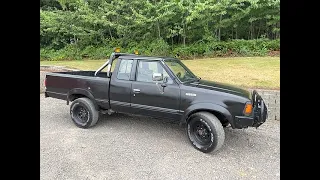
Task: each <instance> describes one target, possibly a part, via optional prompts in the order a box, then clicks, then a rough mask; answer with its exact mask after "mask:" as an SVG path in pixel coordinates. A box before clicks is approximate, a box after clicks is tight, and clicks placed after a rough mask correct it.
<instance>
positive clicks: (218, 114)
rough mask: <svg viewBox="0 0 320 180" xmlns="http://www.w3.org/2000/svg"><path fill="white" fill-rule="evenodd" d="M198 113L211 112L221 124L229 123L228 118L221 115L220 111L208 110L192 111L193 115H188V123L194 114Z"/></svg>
mask: <svg viewBox="0 0 320 180" xmlns="http://www.w3.org/2000/svg"><path fill="white" fill-rule="evenodd" d="M197 112H209V113H211V114H213V115H215V116H216V117H217V118H218V119H219V121H220V122H221V124H223V123H225V122H229V121H228V120H227V118H226V117H225V116H224V115H223V114H222V113H220V112H218V111H214V110H208V109H198V110H195V111H192V113H190V114H189V115H188V117H187V121H189V117H190V116H191V115H192V114H194V113H197Z"/></svg>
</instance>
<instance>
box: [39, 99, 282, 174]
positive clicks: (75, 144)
mask: <svg viewBox="0 0 320 180" xmlns="http://www.w3.org/2000/svg"><path fill="white" fill-rule="evenodd" d="M100 117H101V116H100ZM225 131H226V140H225V144H224V145H223V147H222V148H221V149H220V150H219V151H218V152H216V153H210V154H204V153H202V152H200V151H197V150H196V149H194V148H193V147H192V146H191V144H190V143H189V140H188V137H187V135H186V133H185V127H180V126H179V125H178V124H176V123H173V122H169V121H163V120H159V119H154V118H146V117H140V116H133V115H124V114H113V115H111V116H108V115H103V116H102V117H101V118H100V120H99V121H98V123H97V125H96V126H94V127H92V128H90V129H80V128H77V127H76V126H75V125H74V124H73V123H72V121H71V119H70V116H69V106H67V105H66V102H65V101H62V100H57V99H52V98H44V94H40V178H41V179H77V180H78V179H79V180H82V179H139V180H140V179H179V180H180V179H230V180H231V179H232V180H234V179H266V180H273V179H280V122H279V121H275V120H270V121H267V122H266V123H265V124H263V125H262V126H260V127H259V128H258V129H255V128H249V129H246V130H233V129H231V128H226V129H225Z"/></svg>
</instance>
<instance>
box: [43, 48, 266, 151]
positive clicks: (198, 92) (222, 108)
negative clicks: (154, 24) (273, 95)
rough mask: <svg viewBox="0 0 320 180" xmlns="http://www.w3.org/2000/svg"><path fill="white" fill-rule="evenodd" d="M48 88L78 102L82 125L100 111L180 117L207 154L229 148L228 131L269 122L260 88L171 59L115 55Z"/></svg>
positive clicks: (58, 77) (51, 80)
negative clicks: (208, 76) (209, 76)
mask: <svg viewBox="0 0 320 180" xmlns="http://www.w3.org/2000/svg"><path fill="white" fill-rule="evenodd" d="M115 59H117V62H116V65H115V67H114V70H113V72H111V66H112V63H113V62H114V60H115ZM45 86H46V90H45V97H52V98H58V99H62V100H66V101H67V104H69V102H72V104H71V106H70V115H71V119H72V121H73V122H74V123H75V125H77V126H78V127H81V128H89V127H91V126H93V125H95V124H96V123H97V121H98V119H99V115H100V114H99V112H102V113H103V114H106V113H108V114H111V113H113V112H123V113H132V114H140V115H146V116H153V117H157V118H169V119H174V120H177V121H180V123H181V124H187V135H188V137H189V139H190V141H191V143H192V145H193V146H194V147H195V148H196V149H198V150H200V151H202V152H211V151H216V150H218V149H219V148H220V147H221V146H222V145H223V143H224V139H225V132H224V129H223V127H225V126H228V125H229V124H230V126H231V127H232V128H233V129H241V128H247V127H258V126H260V125H261V124H262V123H264V122H265V121H266V119H267V107H266V105H265V103H264V101H263V100H262V98H261V96H260V95H259V94H258V93H257V92H256V91H255V90H254V91H252V92H249V91H247V90H244V89H241V88H237V87H233V86H230V85H225V84H221V83H217V82H212V81H206V80H202V79H200V78H198V77H197V76H195V75H194V74H193V73H192V72H191V71H190V70H189V69H188V68H187V67H186V66H185V65H184V64H183V63H182V62H181V61H179V60H178V59H176V58H171V57H148V56H139V55H135V54H125V53H120V52H114V53H112V54H111V56H110V59H109V60H108V61H107V62H106V63H105V64H103V65H102V66H101V67H100V68H99V69H98V70H97V71H73V72H54V73H48V74H47V75H46V79H45Z"/></svg>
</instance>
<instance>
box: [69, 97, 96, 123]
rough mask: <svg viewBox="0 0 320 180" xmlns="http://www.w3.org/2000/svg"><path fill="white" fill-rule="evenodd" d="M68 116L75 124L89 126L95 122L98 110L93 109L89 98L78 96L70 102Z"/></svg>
mask: <svg viewBox="0 0 320 180" xmlns="http://www.w3.org/2000/svg"><path fill="white" fill-rule="evenodd" d="M70 116H71V119H72V121H73V122H74V123H75V124H76V126H78V127H80V128H89V127H91V126H93V125H95V124H96V123H97V121H98V119H99V111H97V110H96V109H95V107H94V104H93V102H92V101H91V100H90V99H88V98H79V99H76V100H74V101H73V102H72V104H71V106H70Z"/></svg>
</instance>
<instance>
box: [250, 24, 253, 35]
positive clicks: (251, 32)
mask: <svg viewBox="0 0 320 180" xmlns="http://www.w3.org/2000/svg"><path fill="white" fill-rule="evenodd" d="M250 29H251V30H250V39H253V25H252V22H251V26H250Z"/></svg>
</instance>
